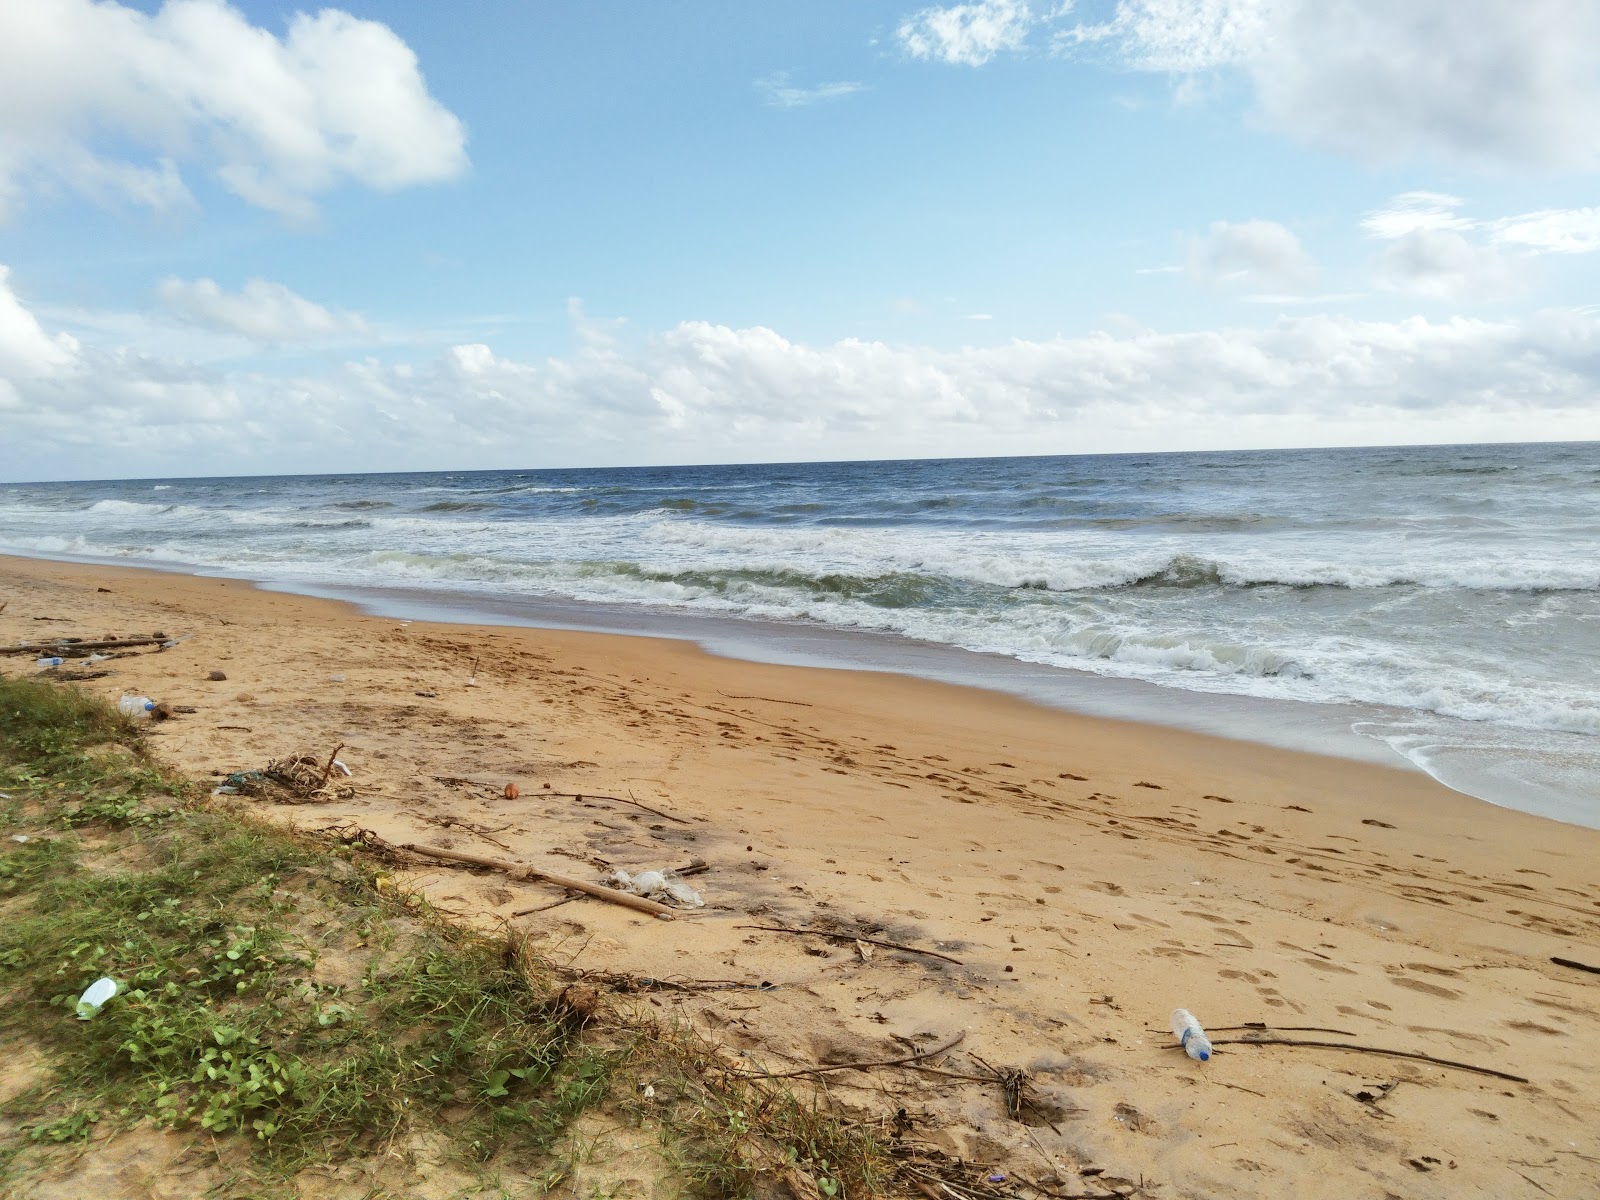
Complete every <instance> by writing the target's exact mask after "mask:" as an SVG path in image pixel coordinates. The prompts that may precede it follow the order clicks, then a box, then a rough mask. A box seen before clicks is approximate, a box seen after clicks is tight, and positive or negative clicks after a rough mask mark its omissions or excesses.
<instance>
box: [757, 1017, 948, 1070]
mask: <svg viewBox="0 0 1600 1200" xmlns="http://www.w3.org/2000/svg"><path fill="white" fill-rule="evenodd" d="M966 1036H967V1031H966V1030H965V1029H963V1030H962V1031H961V1032H960V1033H958V1034H956V1035H955V1037H953V1038H951V1039H950V1040H949V1041H948V1042H945V1043H944V1044H943V1045H940V1046H935V1047H934V1048H933V1049H932V1050H923V1051H921V1052H920V1053H917V1054H908V1055H906V1056H905V1057H904V1058H880V1059H875V1060H873V1061H871V1062H848V1063H829V1064H828V1065H827V1066H823V1067H802V1068H801V1069H800V1070H798V1071H741V1070H739V1069H738V1068H736V1067H728V1068H726V1070H728V1071H729V1072H731V1073H732V1074H734V1075H742V1076H744V1077H745V1078H747V1079H792V1078H794V1077H795V1076H797V1075H822V1074H825V1073H826V1072H828V1071H864V1070H866V1069H867V1068H868V1067H903V1066H906V1065H908V1064H910V1063H917V1062H922V1061H923V1060H924V1059H929V1058H938V1057H939V1055H941V1054H944V1053H945V1052H946V1051H948V1050H951V1049H954V1048H955V1046H956V1045H957V1044H959V1043H960V1042H961V1040H962V1039H963V1038H965V1037H966Z"/></svg>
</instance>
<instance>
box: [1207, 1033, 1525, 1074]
mask: <svg viewBox="0 0 1600 1200" xmlns="http://www.w3.org/2000/svg"><path fill="white" fill-rule="evenodd" d="M1211 1044H1212V1045H1213V1046H1304V1047H1307V1048H1310V1049H1317V1050H1353V1051H1356V1052H1357V1053H1360V1054H1381V1055H1384V1056H1386V1057H1388V1058H1409V1059H1414V1060H1415V1061H1417V1062H1425V1063H1432V1064H1433V1065H1434V1066H1436V1067H1454V1068H1455V1069H1456V1070H1457V1071H1470V1072H1472V1073H1473V1074H1474V1075H1487V1076H1489V1077H1490V1078H1492V1079H1504V1080H1508V1081H1509V1082H1511V1083H1527V1082H1529V1081H1528V1080H1527V1079H1525V1078H1523V1077H1522V1076H1521V1075H1512V1074H1511V1073H1510V1072H1508V1071H1496V1070H1495V1069H1494V1068H1493V1067H1478V1066H1474V1065H1473V1064H1472V1063H1464V1062H1457V1061H1456V1060H1455V1059H1452V1058H1435V1057H1434V1056H1433V1055H1431V1054H1418V1053H1416V1052H1415V1051H1411V1050H1389V1049H1386V1048H1384V1047H1382V1046H1363V1045H1360V1044H1359V1043H1357V1042H1313V1041H1309V1040H1303V1039H1299V1038H1276V1037H1243V1038H1218V1039H1217V1040H1216V1041H1214V1042H1212V1043H1211Z"/></svg>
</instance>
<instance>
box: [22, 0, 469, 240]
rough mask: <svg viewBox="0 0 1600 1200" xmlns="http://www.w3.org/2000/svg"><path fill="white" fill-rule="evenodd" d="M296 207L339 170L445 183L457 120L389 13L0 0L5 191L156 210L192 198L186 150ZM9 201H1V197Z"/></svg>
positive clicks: (265, 203)
mask: <svg viewBox="0 0 1600 1200" xmlns="http://www.w3.org/2000/svg"><path fill="white" fill-rule="evenodd" d="M189 162H195V163H200V164H203V165H204V166H205V167H207V168H208V169H210V170H212V171H213V172H214V173H215V175H216V177H217V178H218V179H219V180H220V181H221V182H222V184H223V186H224V187H226V188H227V189H228V190H230V191H232V192H234V193H235V194H236V195H238V196H240V197H242V198H243V199H244V200H246V201H248V202H249V203H251V204H255V205H258V206H260V207H262V208H266V209H269V210H271V211H273V212H277V213H280V214H283V215H285V216H288V217H291V218H295V219H305V218H308V217H310V216H311V215H313V214H314V212H315V197H316V196H318V195H320V194H321V193H323V192H326V191H328V190H330V189H332V188H335V187H337V186H339V185H341V184H345V183H358V184H363V185H365V186H368V187H373V188H378V189H380V190H392V189H396V188H401V187H406V186H409V185H412V184H420V183H429V182H436V181H439V180H444V179H450V178H453V177H455V176H457V175H459V174H460V173H461V172H462V171H463V170H465V168H466V165H467V159H466V152H465V133H464V130H463V128H462V125H461V122H460V121H458V120H457V119H456V117H455V116H453V115H452V114H451V113H450V112H449V111H448V110H446V109H445V108H444V107H443V106H441V105H440V104H439V102H438V101H437V100H435V99H434V98H433V97H432V96H431V95H429V93H428V89H427V85H426V84H425V82H424V81H423V78H422V75H421V73H420V71H419V70H418V67H417V59H416V55H415V54H413V53H412V51H411V49H410V47H408V46H407V45H406V44H405V42H403V41H402V40H401V39H400V38H399V37H398V36H396V35H395V33H394V32H393V31H392V30H390V29H389V28H388V27H387V26H385V25H381V24H379V23H377V22H375V21H366V20H359V19H357V18H356V17H353V16H351V15H350V14H349V13H346V12H341V11H340V10H338V9H331V8H329V9H323V10H322V11H320V12H318V13H317V14H316V15H315V16H310V15H307V14H305V13H297V14H296V15H295V16H294V17H293V18H292V19H291V20H290V22H289V27H288V30H287V33H286V34H285V35H284V36H283V37H282V38H279V37H278V36H276V35H275V34H273V33H272V32H270V31H269V30H267V29H264V28H261V27H258V26H255V25H252V24H251V23H250V22H249V20H248V19H247V18H246V17H245V16H244V15H243V14H242V13H240V12H239V11H238V10H237V9H234V8H232V7H231V6H229V5H228V4H226V3H224V2H223V0H167V2H166V3H165V4H164V5H163V6H162V7H161V8H160V10H159V11H157V12H156V13H155V14H154V15H146V14H144V13H142V12H139V11H137V10H135V9H132V8H128V7H125V6H123V5H121V4H117V3H115V2H113V0H101V2H99V3H95V2H92V0H27V2H26V3H6V4H0V205H6V204H11V205H14V204H15V203H17V202H18V201H19V199H20V198H21V197H22V195H23V194H24V193H25V192H26V191H28V190H29V189H30V188H36V187H48V186H66V187H70V188H72V189H75V190H77V191H80V192H82V193H84V194H86V195H88V196H89V197H91V198H92V199H96V200H102V201H103V200H106V199H111V198H115V199H117V200H121V201H125V202H131V203H135V204H140V205H144V206H147V207H150V208H156V209H169V208H173V207H175V206H180V205H184V204H189V203H192V198H191V196H190V193H189V191H188V189H187V188H186V187H185V185H184V183H183V181H182V179H181V177H180V175H179V173H178V165H177V164H179V163H189ZM0 212H3V208H0Z"/></svg>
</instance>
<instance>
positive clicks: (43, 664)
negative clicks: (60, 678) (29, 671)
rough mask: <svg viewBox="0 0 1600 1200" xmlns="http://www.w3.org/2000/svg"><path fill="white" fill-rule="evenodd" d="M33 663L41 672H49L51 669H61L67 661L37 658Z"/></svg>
mask: <svg viewBox="0 0 1600 1200" xmlns="http://www.w3.org/2000/svg"><path fill="white" fill-rule="evenodd" d="M33 661H34V664H35V665H36V666H38V667H39V669H40V670H43V671H48V670H49V669H50V668H51V667H59V666H60V665H61V664H62V663H64V662H66V661H67V660H66V659H64V658H36V659H34V660H33Z"/></svg>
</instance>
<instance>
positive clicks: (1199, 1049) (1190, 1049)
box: [1172, 1008, 1211, 1062]
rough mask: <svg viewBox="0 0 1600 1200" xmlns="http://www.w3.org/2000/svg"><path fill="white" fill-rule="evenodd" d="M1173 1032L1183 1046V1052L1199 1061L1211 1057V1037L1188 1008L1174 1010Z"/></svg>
mask: <svg viewBox="0 0 1600 1200" xmlns="http://www.w3.org/2000/svg"><path fill="white" fill-rule="evenodd" d="M1172 1032H1173V1034H1174V1035H1175V1036H1176V1037H1177V1039H1178V1044H1179V1045H1180V1046H1182V1047H1183V1052H1184V1053H1185V1054H1187V1055H1188V1056H1189V1057H1190V1058H1192V1059H1195V1060H1196V1061H1198V1062H1205V1061H1206V1060H1207V1059H1209V1058H1210V1057H1211V1039H1210V1038H1208V1037H1207V1036H1206V1031H1205V1030H1204V1029H1201V1028H1200V1022H1199V1021H1197V1020H1195V1019H1194V1014H1193V1013H1192V1012H1190V1011H1189V1010H1188V1009H1187V1008H1175V1009H1173V1010H1172Z"/></svg>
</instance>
